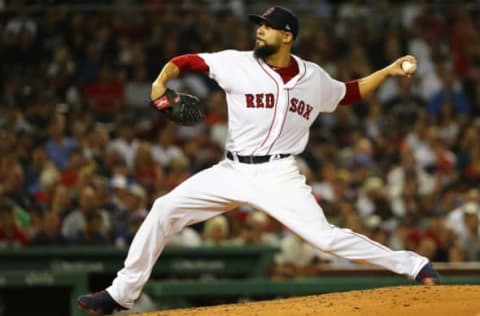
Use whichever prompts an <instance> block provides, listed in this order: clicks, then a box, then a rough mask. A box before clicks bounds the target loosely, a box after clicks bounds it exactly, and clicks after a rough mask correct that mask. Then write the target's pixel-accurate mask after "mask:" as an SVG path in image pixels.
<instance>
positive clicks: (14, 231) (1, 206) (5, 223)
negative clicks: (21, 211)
mask: <svg viewBox="0 0 480 316" xmlns="http://www.w3.org/2000/svg"><path fill="white" fill-rule="evenodd" d="M27 243H28V235H27V233H26V231H25V230H23V229H22V228H21V227H20V225H18V222H17V217H16V215H15V205H14V204H13V203H12V202H11V201H9V200H8V199H5V198H4V197H2V198H1V199H0V247H3V246H14V247H22V246H25V245H27Z"/></svg>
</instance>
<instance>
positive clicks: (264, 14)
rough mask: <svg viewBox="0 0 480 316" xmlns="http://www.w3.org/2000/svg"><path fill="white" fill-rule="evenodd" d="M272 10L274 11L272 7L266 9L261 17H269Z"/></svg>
mask: <svg viewBox="0 0 480 316" xmlns="http://www.w3.org/2000/svg"><path fill="white" fill-rule="evenodd" d="M274 9H275V8H274V7H270V8H268V9H267V10H266V11H265V12H263V16H267V15H269V14H270V13H272V12H273V10H274Z"/></svg>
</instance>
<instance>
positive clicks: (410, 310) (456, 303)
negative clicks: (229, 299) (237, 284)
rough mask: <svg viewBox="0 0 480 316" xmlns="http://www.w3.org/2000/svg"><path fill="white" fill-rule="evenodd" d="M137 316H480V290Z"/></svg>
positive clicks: (406, 291)
mask: <svg viewBox="0 0 480 316" xmlns="http://www.w3.org/2000/svg"><path fill="white" fill-rule="evenodd" d="M135 315H137V316H227V315H228V316H235V315H238V316H250V315H251V316H282V315H285V316H296V315H298V316H307V315H311V316H327V315H329V316H330V315H335V316H354V315H355V316H359V315H362V316H364V315H368V316H374V315H382V316H383V315H389V316H404V315H408V316H415V315H419V316H420V315H421V316H426V315H435V316H441V315H446V316H447V315H448V316H457V315H458V316H460V315H462V316H480V286H468V285H466V286H457V285H441V286H418V285H417V286H399V287H389V288H380V289H374V290H362V291H350V292H341V293H331V294H324V295H315V296H305V297H297V298H289V299H279V300H273V301H262V302H252V303H242V304H232V305H219V306H213V307H201V308H192V309H179V310H170V311H159V312H152V313H143V314H135Z"/></svg>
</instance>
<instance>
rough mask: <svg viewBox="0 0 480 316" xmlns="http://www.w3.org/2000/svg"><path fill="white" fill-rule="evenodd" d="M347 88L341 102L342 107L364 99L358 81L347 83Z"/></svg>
mask: <svg viewBox="0 0 480 316" xmlns="http://www.w3.org/2000/svg"><path fill="white" fill-rule="evenodd" d="M345 87H346V91H345V96H344V97H343V99H342V100H341V101H340V104H341V105H349V104H353V103H356V102H358V101H360V100H361V99H362V96H361V95H360V86H359V84H358V80H352V81H348V82H345Z"/></svg>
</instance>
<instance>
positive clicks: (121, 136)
mask: <svg viewBox="0 0 480 316" xmlns="http://www.w3.org/2000/svg"><path fill="white" fill-rule="evenodd" d="M118 124H119V126H118V135H117V137H115V138H113V139H112V140H111V141H110V143H109V144H108V150H114V151H116V152H118V153H119V154H120V155H121V157H123V159H125V163H126V164H127V167H128V168H132V167H133V162H134V161H135V155H136V154H137V149H138V147H139V146H140V140H139V139H138V137H137V135H136V131H135V124H136V121H135V120H133V119H127V118H125V119H124V120H122V121H120V122H119V123H118Z"/></svg>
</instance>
